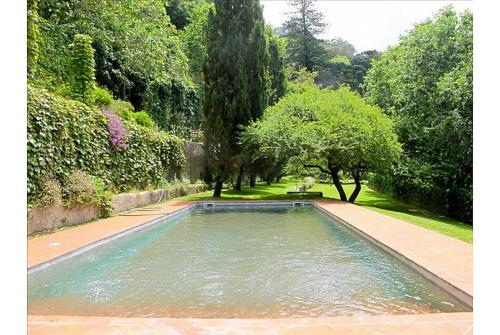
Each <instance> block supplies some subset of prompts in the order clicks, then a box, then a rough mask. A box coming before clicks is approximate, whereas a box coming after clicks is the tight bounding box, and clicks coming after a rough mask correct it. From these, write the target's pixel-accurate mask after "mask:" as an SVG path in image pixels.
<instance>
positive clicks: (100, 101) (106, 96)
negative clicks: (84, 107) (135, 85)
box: [92, 87, 113, 107]
mask: <svg viewBox="0 0 500 335" xmlns="http://www.w3.org/2000/svg"><path fill="white" fill-rule="evenodd" d="M92 101H93V102H94V104H95V105H97V106H99V107H108V106H110V105H111V103H112V102H113V95H112V94H111V93H110V92H109V91H108V90H107V89H106V88H102V87H96V88H95V89H94V92H93V97H92Z"/></svg>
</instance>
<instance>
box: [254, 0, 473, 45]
mask: <svg viewBox="0 0 500 335" xmlns="http://www.w3.org/2000/svg"><path fill="white" fill-rule="evenodd" d="M260 2H261V4H262V5H263V6H264V17H265V20H266V22H267V23H268V24H271V25H273V26H275V27H277V26H281V25H282V24H283V22H284V21H285V20H286V12H287V11H289V8H288V6H287V2H286V1H281V0H261V1H260ZM448 4H452V5H453V7H454V8H455V10H457V11H459V12H462V11H464V10H465V9H471V10H472V6H473V4H472V1H408V0H407V1H375V0H372V1H352V0H351V1H336V0H323V1H321V0H319V1H316V8H317V9H318V10H320V11H321V12H323V13H324V14H325V21H326V22H327V23H328V27H327V28H326V31H325V33H324V34H322V35H321V36H320V37H321V38H325V39H331V38H334V37H342V38H343V39H345V40H347V41H348V42H350V43H351V44H352V45H354V47H355V48H356V50H357V51H358V52H362V51H365V50H372V49H376V50H379V51H384V50H385V49H386V48H387V47H388V46H389V45H393V44H396V43H397V42H398V38H399V36H400V35H402V34H404V33H405V32H406V31H408V30H409V29H411V27H412V26H413V24H414V23H417V22H420V21H423V20H424V19H426V18H427V17H430V16H432V15H433V14H434V13H435V12H436V11H437V10H438V9H439V8H441V7H444V6H446V5H448Z"/></svg>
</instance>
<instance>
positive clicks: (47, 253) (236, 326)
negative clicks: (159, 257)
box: [28, 201, 472, 335]
mask: <svg viewBox="0 0 500 335" xmlns="http://www.w3.org/2000/svg"><path fill="white" fill-rule="evenodd" d="M314 203H315V204H316V205H317V206H318V207H321V208H322V209H324V210H326V211H329V212H331V213H332V214H334V215H335V216H337V217H338V218H340V219H342V220H344V221H346V222H348V223H349V224H350V225H352V226H353V227H354V228H356V229H358V230H360V231H362V232H363V233H365V234H367V235H369V236H371V237H372V238H374V239H376V240H377V241H378V242H380V243H382V244H384V245H385V246H387V247H389V248H391V249H393V250H395V251H396V252H397V253H399V254H401V255H403V256H404V257H406V258H408V259H410V260H411V261H413V262H414V263H416V264H418V265H420V266H422V267H424V268H426V269H427V270H429V271H430V272H432V273H433V274H435V275H437V276H438V277H440V278H441V279H443V280H444V281H446V282H448V283H450V284H451V285H453V286H454V287H456V288H458V289H460V290H462V291H463V292H465V293H467V294H469V295H470V296H472V245H471V244H468V243H465V242H462V241H460V240H457V239H454V238H451V237H448V236H445V235H441V234H439V233H436V232H433V231H431V230H427V229H424V228H422V227H419V226H416V225H413V224H409V223H406V222H403V221H401V220H398V219H394V218H391V217H388V216H385V215H383V214H380V213H377V212H374V211H371V210H368V209H365V208H361V207H358V206H356V205H352V204H348V203H343V202H337V201H315V202H314ZM190 204H191V202H187V201H170V202H167V203H164V204H160V205H155V206H154V207H153V208H149V209H137V210H134V211H131V212H128V213H126V214H124V215H120V216H116V217H112V218H108V219H103V220H99V221H96V222H93V223H89V224H85V225H81V226H77V227H74V228H69V229H66V230H62V231H59V232H55V233H52V234H48V235H44V236H39V237H34V238H31V239H29V240H28V267H31V266H34V265H37V264H40V263H43V262H45V261H48V260H50V259H52V258H54V257H58V256H60V255H63V254H65V253H68V252H70V251H72V250H75V249H78V248H80V247H83V246H85V245H88V244H90V243H92V242H94V241H98V240H100V239H103V238H106V237H108V236H111V235H114V234H116V233H119V232H121V231H124V230H126V229H130V228H133V227H136V226H138V225H140V224H142V223H145V222H147V221H150V220H152V219H154V218H157V217H160V216H161V215H164V214H166V213H171V212H173V211H176V210H178V209H182V208H185V207H187V206H189V205H190ZM28 332H29V334H166V335H168V334H333V335H335V334H342V335H354V334H395V335H396V334H397V335H413V334H415V335H447V334H467V335H469V334H472V313H434V314H419V315H388V316H370V317H335V318H296V319H168V318H116V317H82V316H36V315H29V316H28Z"/></svg>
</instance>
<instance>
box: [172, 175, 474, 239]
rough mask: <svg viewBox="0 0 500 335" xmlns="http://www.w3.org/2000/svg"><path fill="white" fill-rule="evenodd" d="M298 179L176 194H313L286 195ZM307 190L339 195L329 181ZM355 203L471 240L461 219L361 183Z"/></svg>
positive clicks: (258, 196)
mask: <svg viewBox="0 0 500 335" xmlns="http://www.w3.org/2000/svg"><path fill="white" fill-rule="evenodd" d="M298 183H299V182H296V181H293V180H290V179H286V178H285V179H284V180H283V181H281V182H280V183H273V184H272V185H270V186H268V185H265V183H258V184H257V187H255V188H250V187H243V189H242V190H241V192H238V191H234V190H232V189H225V190H223V192H222V197H221V198H213V197H212V191H208V192H203V193H197V194H192V195H188V196H185V197H181V198H177V199H182V200H193V201H194V200H290V199H306V198H315V197H314V196H307V197H304V196H299V195H288V194H286V191H287V190H289V189H291V188H293V187H294V186H296V185H297V184H298ZM344 188H345V191H346V193H347V194H350V193H351V192H352V190H353V188H354V185H344ZM308 191H316V192H319V191H321V192H323V196H324V198H332V199H338V194H337V191H336V190H335V188H334V187H333V186H332V185H328V184H318V183H317V184H315V185H314V186H313V187H312V188H311V189H309V190H308ZM356 204H357V205H359V206H361V207H366V208H369V209H371V210H374V211H376V212H379V213H382V214H385V215H388V216H392V217H395V218H397V219H400V220H403V221H406V222H409V223H413V224H416V225H419V226H422V227H424V228H427V229H431V230H435V231H437V232H440V233H442V234H445V235H448V236H451V237H454V238H457V239H460V240H462V241H465V242H468V243H472V239H473V237H472V235H473V234H472V232H473V229H472V225H469V224H464V223H461V222H459V221H457V220H453V219H450V218H447V217H444V216H442V215H439V214H436V213H433V212H430V211H428V210H425V209H422V208H419V207H417V206H414V205H411V204H408V203H405V202H402V201H398V200H395V199H392V198H390V197H387V196H385V195H383V194H381V193H379V192H377V191H374V190H372V189H370V188H369V187H367V186H363V189H362V190H361V192H360V194H359V196H358V198H357V199H356Z"/></svg>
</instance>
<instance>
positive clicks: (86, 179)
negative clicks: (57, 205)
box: [63, 170, 98, 207]
mask: <svg viewBox="0 0 500 335" xmlns="http://www.w3.org/2000/svg"><path fill="white" fill-rule="evenodd" d="M63 186H64V187H63V197H64V200H65V204H66V206H68V207H73V206H75V205H83V204H86V205H90V204H97V203H98V201H97V200H96V198H97V197H96V194H97V191H96V186H95V185H94V182H93V181H92V177H90V176H89V175H88V174H86V173H85V172H83V171H81V170H76V171H72V172H70V173H69V174H68V175H67V176H66V177H65V178H64V182H63Z"/></svg>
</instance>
